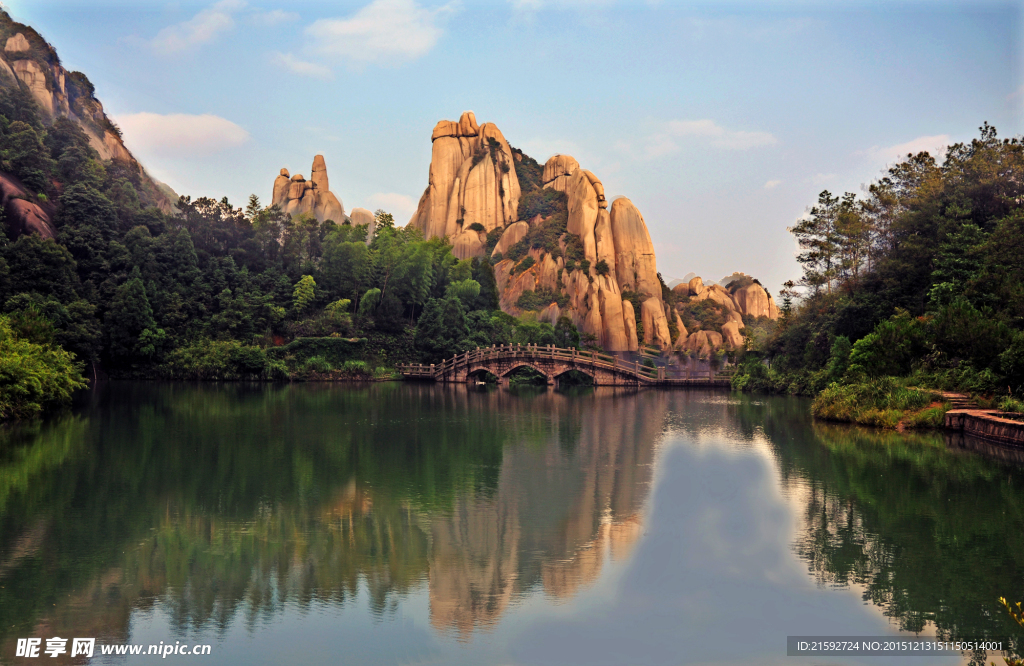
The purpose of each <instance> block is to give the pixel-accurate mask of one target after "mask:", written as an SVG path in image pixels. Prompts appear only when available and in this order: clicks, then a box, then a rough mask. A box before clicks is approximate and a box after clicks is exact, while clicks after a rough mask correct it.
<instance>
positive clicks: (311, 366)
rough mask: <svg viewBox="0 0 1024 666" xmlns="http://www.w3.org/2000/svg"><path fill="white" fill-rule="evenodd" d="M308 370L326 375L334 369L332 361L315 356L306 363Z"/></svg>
mask: <svg viewBox="0 0 1024 666" xmlns="http://www.w3.org/2000/svg"><path fill="white" fill-rule="evenodd" d="M305 367H306V370H307V371H309V370H312V371H314V372H321V373H326V372H330V371H331V370H333V369H334V368H333V367H331V363H330V361H328V360H327V359H326V358H325V357H323V356H313V357H312V358H310V359H309V360H307V361H306V363H305Z"/></svg>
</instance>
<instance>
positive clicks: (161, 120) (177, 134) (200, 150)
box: [115, 113, 249, 158]
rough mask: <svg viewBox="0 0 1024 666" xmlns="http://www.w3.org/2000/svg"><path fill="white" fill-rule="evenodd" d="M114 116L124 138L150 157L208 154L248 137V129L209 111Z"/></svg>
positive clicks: (234, 145)
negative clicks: (201, 112) (194, 113)
mask: <svg viewBox="0 0 1024 666" xmlns="http://www.w3.org/2000/svg"><path fill="white" fill-rule="evenodd" d="M115 120H116V122H117V124H118V125H120V127H121V130H122V131H123V132H124V138H125V142H126V143H127V144H128V145H129V146H130V147H131V148H132V150H136V151H138V152H139V153H141V154H142V155H144V156H147V157H175V158H176V157H189V156H194V155H204V154H206V155H208V154H211V153H216V152H220V151H222V150H226V149H228V148H235V147H237V146H240V145H242V144H243V143H245V142H246V141H248V140H249V133H248V132H246V131H245V130H244V129H242V128H241V127H239V126H238V125H236V124H235V123H233V122H231V121H230V120H227V119H225V118H221V117H219V116H214V115H211V114H208V113H204V114H202V115H190V114H185V113H171V114H167V115H163V114H159V113H132V114H129V115H124V116H118V117H117V118H116V119H115Z"/></svg>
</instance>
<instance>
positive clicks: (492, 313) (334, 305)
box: [0, 75, 580, 420]
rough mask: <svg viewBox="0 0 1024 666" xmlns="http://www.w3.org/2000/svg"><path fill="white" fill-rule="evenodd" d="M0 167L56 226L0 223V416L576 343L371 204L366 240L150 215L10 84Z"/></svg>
mask: <svg viewBox="0 0 1024 666" xmlns="http://www.w3.org/2000/svg"><path fill="white" fill-rule="evenodd" d="M79 76H81V75H79ZM523 162H524V163H525V166H524V168H534V170H536V169H535V167H536V162H534V161H533V160H530V159H524V160H523ZM0 171H2V172H3V173H5V174H7V175H8V176H9V177H13V178H16V179H18V180H19V181H20V183H21V184H22V185H23V186H24V188H25V189H26V190H27V191H29V192H30V193H31V195H34V197H35V201H36V202H39V203H40V204H43V205H47V206H49V207H51V208H52V209H54V210H55V211H56V212H55V216H54V225H55V227H56V234H57V236H56V238H55V239H44V238H41V237H40V236H39V235H38V234H17V235H16V234H14V233H13V231H12V230H11V229H10V225H8V224H7V223H6V220H0V223H2V224H0V228H2V233H0V420H3V419H11V418H27V417H32V416H36V415H39V414H40V413H42V412H43V410H45V409H47V408H48V407H50V406H53V405H57V404H62V403H67V402H68V400H69V397H70V395H71V393H72V392H73V391H74V390H76V389H77V388H80V387H82V386H84V385H85V382H86V381H87V380H95V379H97V378H102V377H110V378H173V379H208V380H209V379H221V380H233V379H257V380H287V379H324V378H332V379H338V378H363V379H370V378H374V377H377V378H382V377H389V376H390V375H391V373H392V372H393V368H394V365H395V364H396V363H399V362H404V361H423V362H434V361H439V360H441V359H443V358H446V357H449V356H451V355H452V354H455V353H457V352H460V351H464V350H467V349H470V348H473V347H476V346H478V345H490V344H506V343H512V342H517V343H535V344H558V345H560V346H576V345H578V344H579V342H580V336H579V334H578V332H577V331H576V328H575V326H573V324H572V322H571V321H570V320H569V319H568V318H564V317H563V319H562V320H561V321H559V322H557V325H556V326H552V325H550V324H547V323H541V322H538V321H537V320H536V318H534V317H531V316H530V315H525V316H523V317H519V318H517V317H513V316H510V315H508V314H505V313H504V312H502V311H501V310H500V309H499V307H498V294H497V289H496V285H495V281H494V274H493V270H492V268H491V264H490V263H489V262H488V261H486V260H484V261H481V260H478V259H473V260H461V261H460V260H458V259H457V258H456V257H455V256H454V255H453V254H452V252H451V246H450V245H449V244H448V242H447V241H445V240H443V239H436V238H435V239H431V240H424V239H423V237H422V235H421V234H420V233H419V232H418V231H417V230H415V229H406V228H396V227H395V224H394V219H393V217H392V216H391V215H390V214H388V213H386V212H384V211H381V210H378V211H377V213H376V216H375V225H373V232H372V237H370V236H369V227H368V226H366V225H363V226H352V225H351V224H350V223H349V222H348V221H341V222H340V223H338V222H335V221H332V220H326V221H324V222H318V221H317V220H316V219H315V218H313V217H312V216H309V215H300V216H298V217H295V218H292V217H291V216H289V215H285V214H283V213H282V212H281V211H280V209H278V208H277V207H276V206H272V207H267V206H263V205H262V204H261V203H260V201H259V199H258V197H256V196H255V195H252V196H251V197H250V198H249V201H248V202H247V203H246V205H245V207H244V208H240V207H235V206H233V205H232V204H231V202H229V201H228V200H227V199H226V198H225V199H221V200H219V201H218V200H215V199H212V198H206V197H201V198H196V199H192V198H191V197H188V196H182V197H180V199H179V200H178V201H177V202H176V204H175V208H176V209H175V210H173V211H170V212H168V213H165V212H161V210H159V209H158V208H157V207H156V206H155V205H153V203H154V202H153V201H151V200H150V199H151V197H150V196H148V195H147V192H148V191H149V190H151V189H152V186H151V184H150V183H149V182H148V180H147V176H146V175H145V174H144V173H142V172H141V170H140V169H138V168H137V167H136V166H135V165H134V164H130V163H125V162H121V161H118V160H108V161H106V162H104V161H102V160H101V159H100V158H99V156H98V154H97V153H96V151H95V150H93V148H92V147H90V145H89V141H88V138H87V136H86V135H85V133H84V132H83V131H82V130H81V128H80V127H79V126H78V125H77V124H76V123H75V122H73V121H71V120H68V119H67V118H58V119H56V120H55V121H53V122H52V124H47V123H44V122H43V116H42V114H41V112H40V110H39V108H38V107H37V106H36V104H35V102H34V101H33V100H32V98H31V97H30V95H29V93H28V92H27V91H25V90H24V89H23V88H21V87H4V88H0ZM526 176H527V174H525V173H524V177H526Z"/></svg>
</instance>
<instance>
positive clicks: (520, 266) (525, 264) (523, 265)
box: [512, 257, 537, 275]
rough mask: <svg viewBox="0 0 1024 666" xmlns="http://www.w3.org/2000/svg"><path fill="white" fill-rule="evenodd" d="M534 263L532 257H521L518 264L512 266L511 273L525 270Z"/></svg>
mask: <svg viewBox="0 0 1024 666" xmlns="http://www.w3.org/2000/svg"><path fill="white" fill-rule="evenodd" d="M535 263H537V262H536V261H535V260H534V258H533V257H527V258H526V259H523V260H522V261H520V262H519V263H518V264H516V265H515V266H513V267H512V274H513V275H515V274H516V273H522V272H524V271H527V270H529V269H530V267H532V266H533V265H534V264H535Z"/></svg>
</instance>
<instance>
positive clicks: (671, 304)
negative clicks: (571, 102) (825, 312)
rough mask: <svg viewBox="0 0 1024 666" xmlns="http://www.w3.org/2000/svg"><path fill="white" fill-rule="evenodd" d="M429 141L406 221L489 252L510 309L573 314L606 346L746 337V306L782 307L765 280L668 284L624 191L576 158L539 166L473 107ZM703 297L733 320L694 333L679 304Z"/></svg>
mask: <svg viewBox="0 0 1024 666" xmlns="http://www.w3.org/2000/svg"><path fill="white" fill-rule="evenodd" d="M431 140H432V142H433V146H432V154H431V161H430V171H429V184H428V185H427V188H426V190H425V191H424V192H423V196H422V197H421V198H420V201H419V205H418V207H417V210H416V213H415V214H414V215H413V217H412V220H410V222H409V224H410V225H412V226H413V227H416V228H418V229H420V230H421V231H423V233H424V235H425V236H426V237H427V238H431V237H437V236H443V237H447V238H449V239H450V240H451V242H452V245H453V251H454V253H455V255H456V256H458V257H459V258H460V259H466V258H471V257H479V258H481V259H489V260H490V261H491V263H492V264H493V265H494V273H495V279H496V281H497V285H498V291H499V298H500V304H501V308H502V309H503V310H504V311H506V312H509V313H512V314H520V313H522V312H523V311H524V310H536V311H537V312H538V316H539V318H540V319H542V320H545V321H549V322H551V323H555V322H556V321H557V320H558V319H559V318H560V317H561V316H563V315H564V316H567V317H569V318H570V319H571V320H572V322H573V323H574V324H575V325H576V327H577V328H578V329H579V330H580V331H581V332H583V333H587V334H591V335H593V336H594V337H595V338H596V339H597V342H598V344H600V345H601V346H602V347H603V348H605V349H607V350H609V351H635V350H637V349H638V348H639V347H640V345H642V344H646V345H652V346H655V347H658V348H661V349H669V348H676V349H695V350H697V351H702V350H703V351H706V350H707V349H714V348H718V347H722V346H733V347H735V346H741V345H742V336H741V335H740V329H741V328H742V327H743V320H742V315H744V314H753V315H754V316H774V317H777V316H778V314H777V310H774V311H773V310H772V308H774V303H773V302H772V301H771V299H770V297H768V295H767V293H766V292H764V290H763V289H761V288H760V285H754V286H755V287H756V289H750V290H744V291H743V293H741V294H735V295H734V294H731V293H729V292H727V291H726V290H725V289H724V288H722V287H718V289H716V290H711V289H708V290H704V291H699V292H698V291H695V293H694V296H693V297H691V296H690V292H689V285H687V291H686V293H685V294H682V293H680V292H679V291H678V290H677V291H675V292H673V291H669V290H668V289H667V287H665V286H664V285H663V283H662V281H661V278H660V276H659V274H658V268H657V260H656V257H655V255H654V245H653V243H652V242H651V236H650V233H649V232H648V230H647V224H646V222H645V221H644V217H643V215H642V214H641V213H640V211H639V210H638V209H637V208H636V206H634V205H633V203H632V202H631V201H630V200H629V199H626V198H624V197H620V198H617V199H615V200H614V201H613V202H612V203H611V206H609V204H608V200H607V198H606V195H605V189H604V184H603V183H602V182H601V180H600V179H599V178H598V177H597V176H596V175H594V174H593V173H592V172H590V171H588V170H586V169H583V168H581V167H580V164H579V162H577V160H576V159H575V158H573V157H571V156H569V155H555V156H553V157H551V158H550V159H548V160H547V162H546V163H545V164H544V165H543V167H541V166H540V165H539V164H538V163H537V162H535V161H533V160H532V159H531V158H530V157H528V156H526V155H524V154H523V153H522V152H520V151H518V150H516V149H514V148H512V147H510V146H509V144H508V142H507V141H506V140H505V137H504V136H503V135H502V133H501V131H500V130H498V128H497V127H496V126H494V125H493V124H491V123H484V124H483V125H478V124H477V121H476V116H475V115H474V114H473V112H472V111H466V112H465V113H463V114H462V116H461V117H460V118H459V120H458V121H451V120H442V121H440V122H439V123H437V125H436V126H435V127H434V131H433V134H432V135H431ZM520 204H523V205H522V206H521V205H520ZM538 211H539V212H538ZM697 282H698V283H699V282H700V280H699V278H698V279H697ZM716 286H717V285H716ZM757 289H761V291H760V293H758V292H757ZM719 290H721V293H720V292H719ZM700 294H705V295H703V296H701V295H700ZM723 294H724V296H723ZM677 295H678V296H679V298H676V296H677ZM706 298H712V299H715V301H716V302H720V303H722V304H723V305H725V306H726V307H727V308H728V309H729V310H730V311H733V312H734V313H735V316H734V317H733V320H734V321H732V320H731V324H732V325H729V326H723V327H722V330H721V331H701V332H700V333H701V335H698V336H697V337H696V338H694V339H693V340H690V339H689V338H690V337H692V336H689V335H688V333H687V330H686V327H685V325H684V323H683V321H682V319H681V318H680V316H679V314H678V313H677V312H674V311H673V310H674V308H675V307H678V303H679V302H689V301H691V300H694V299H696V301H698V302H699V300H702V299H706ZM773 312H774V315H773V314H772V313H773Z"/></svg>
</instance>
